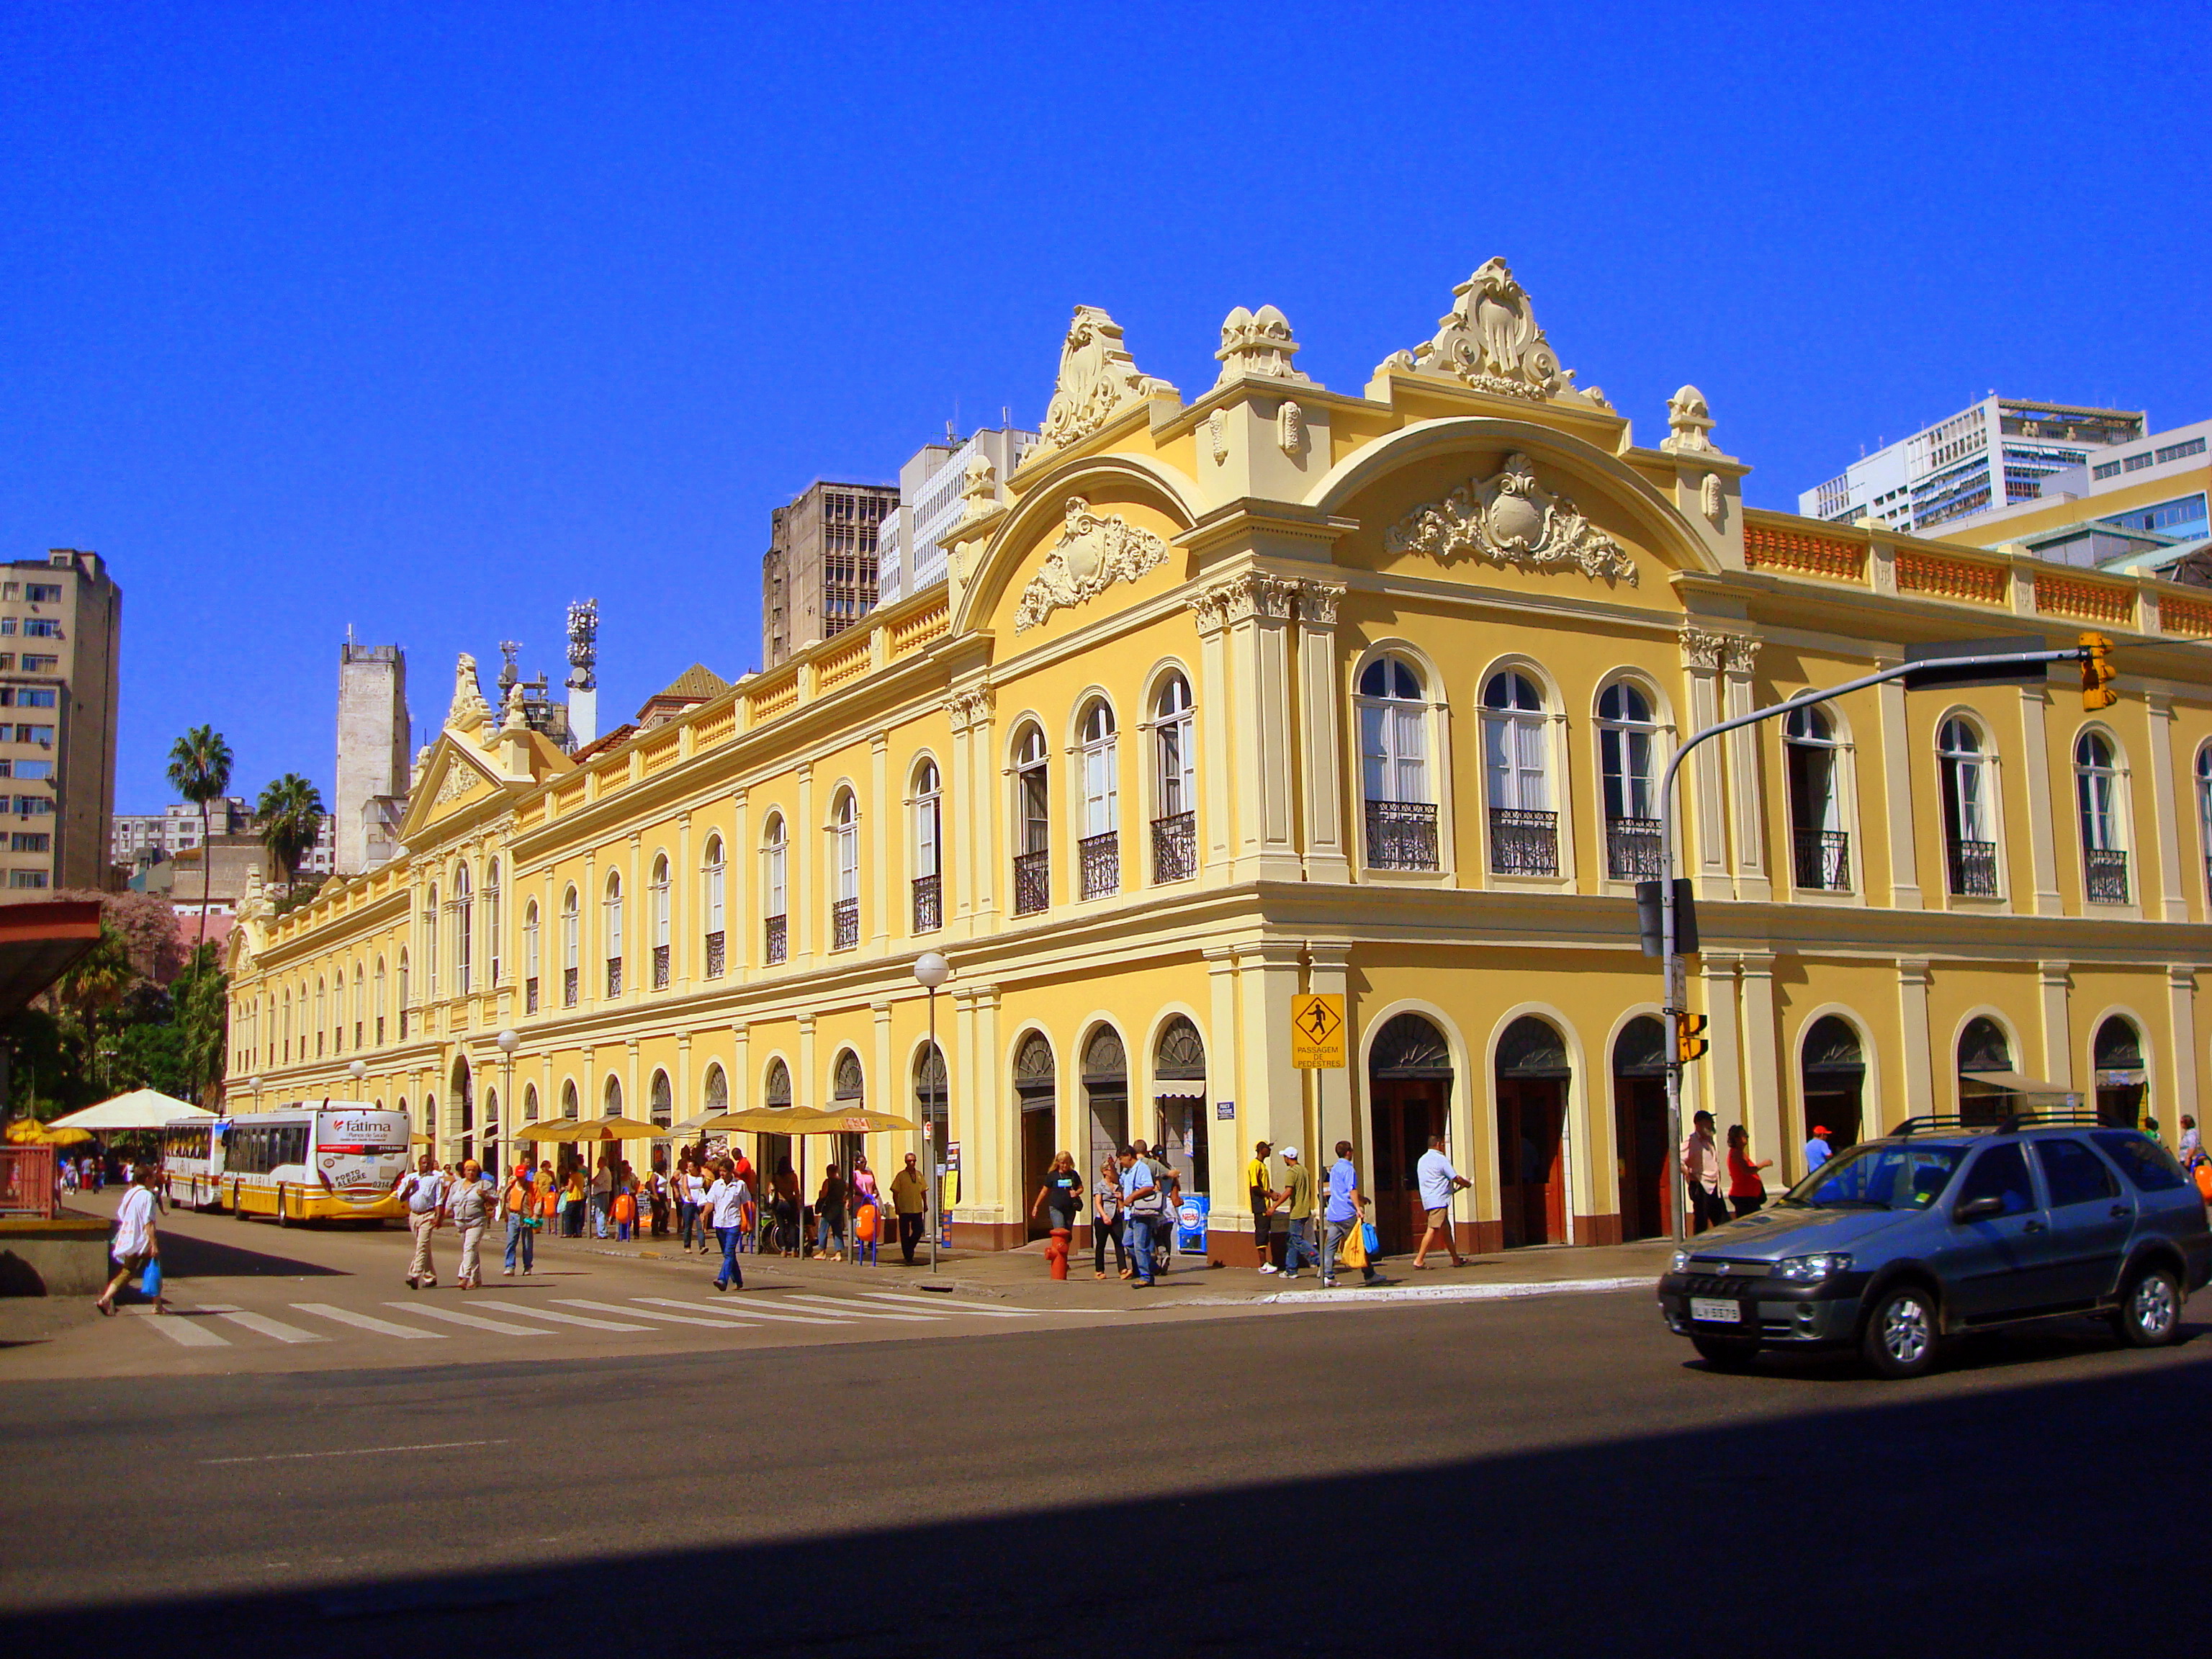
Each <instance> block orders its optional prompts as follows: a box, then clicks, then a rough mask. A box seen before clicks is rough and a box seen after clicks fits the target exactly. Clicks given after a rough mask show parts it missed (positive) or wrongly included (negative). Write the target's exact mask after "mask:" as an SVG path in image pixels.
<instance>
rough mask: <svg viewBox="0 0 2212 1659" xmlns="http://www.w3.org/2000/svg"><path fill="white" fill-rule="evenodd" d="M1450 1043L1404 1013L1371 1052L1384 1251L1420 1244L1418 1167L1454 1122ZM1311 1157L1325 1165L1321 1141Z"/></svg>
mask: <svg viewBox="0 0 2212 1659" xmlns="http://www.w3.org/2000/svg"><path fill="white" fill-rule="evenodd" d="M1451 1085H1452V1064H1451V1048H1450V1045H1449V1044H1448V1043H1447V1042H1445V1041H1444V1034H1443V1032H1442V1031H1439V1030H1437V1028H1436V1027H1435V1026H1434V1025H1431V1024H1430V1023H1429V1022H1428V1021H1427V1020H1425V1019H1424V1018H1421V1017H1420V1015H1419V1014H1400V1015H1399V1016H1398V1017H1397V1018H1395V1019H1393V1020H1391V1021H1390V1022H1389V1024H1387V1025H1385V1026H1383V1029H1382V1030H1380V1031H1378V1032H1376V1034H1375V1042H1374V1046H1373V1047H1372V1048H1370V1049H1369V1050H1368V1051H1367V1099H1368V1115H1369V1121H1370V1125H1371V1127H1372V1129H1373V1136H1372V1139H1370V1141H1369V1142H1368V1146H1369V1148H1370V1158H1371V1159H1372V1161H1373V1165H1374V1178H1375V1232H1376V1237H1377V1238H1378V1240H1379V1241H1380V1242H1381V1243H1382V1246H1383V1252H1384V1254H1386V1255H1396V1254H1399V1253H1401V1252H1402V1251H1406V1250H1410V1249H1413V1247H1414V1245H1416V1244H1418V1243H1420V1238H1421V1231H1422V1225H1423V1218H1422V1212H1421V1189H1420V1180H1419V1173H1418V1170H1417V1167H1416V1166H1418V1165H1419V1163H1420V1161H1421V1154H1422V1153H1423V1152H1426V1151H1428V1149H1429V1137H1430V1136H1431V1135H1448V1134H1449V1133H1451V1131H1450V1127H1449V1125H1450V1121H1451ZM1307 1156H1308V1157H1309V1158H1311V1159H1312V1161H1313V1164H1314V1165H1315V1167H1316V1168H1324V1169H1325V1168H1326V1167H1327V1163H1326V1160H1325V1158H1324V1156H1323V1153H1322V1149H1321V1148H1320V1147H1318V1146H1316V1147H1313V1148H1311V1149H1310V1151H1309V1152H1308V1153H1307Z"/></svg>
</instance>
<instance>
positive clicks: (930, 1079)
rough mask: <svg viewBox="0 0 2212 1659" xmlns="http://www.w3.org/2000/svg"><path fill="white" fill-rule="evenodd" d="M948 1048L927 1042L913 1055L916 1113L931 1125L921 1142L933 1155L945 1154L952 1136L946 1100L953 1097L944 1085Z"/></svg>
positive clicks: (942, 1155) (940, 1156) (916, 1115)
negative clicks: (927, 1134) (926, 1136)
mask: <svg viewBox="0 0 2212 1659" xmlns="http://www.w3.org/2000/svg"><path fill="white" fill-rule="evenodd" d="M949 1098H950V1097H949V1094H948V1092H947V1091H946V1089H945V1051H944V1050H943V1049H942V1048H939V1047H938V1046H937V1045H936V1044H934V1043H925V1044H923V1045H922V1048H921V1052H920V1053H919V1054H915V1057H914V1108H915V1117H917V1118H918V1119H920V1120H921V1121H922V1122H923V1123H924V1124H925V1125H927V1127H928V1128H929V1132H930V1133H929V1136H928V1138H927V1139H926V1140H925V1141H924V1142H923V1143H922V1144H923V1145H924V1146H927V1148H928V1150H929V1155H930V1156H931V1157H932V1158H940V1159H941V1158H943V1157H944V1156H945V1146H946V1144H947V1141H948V1140H949V1139H950V1136H949V1133H948V1131H949V1129H950V1127H951V1126H950V1123H949V1121H948V1120H947V1117H946V1103H947V1101H948V1099H949Z"/></svg>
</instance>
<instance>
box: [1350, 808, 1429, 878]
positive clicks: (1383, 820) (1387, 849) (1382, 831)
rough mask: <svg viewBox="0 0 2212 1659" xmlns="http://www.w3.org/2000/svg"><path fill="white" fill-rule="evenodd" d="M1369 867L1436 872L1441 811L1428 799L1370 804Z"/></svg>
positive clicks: (1368, 820)
mask: <svg viewBox="0 0 2212 1659" xmlns="http://www.w3.org/2000/svg"><path fill="white" fill-rule="evenodd" d="M1367 867H1368V868H1369V869H1370V870H1434V869H1436V868H1437V867H1438V866H1437V809H1436V805H1435V803H1434V802H1431V801H1425V800H1370V801H1369V802H1368V803H1367Z"/></svg>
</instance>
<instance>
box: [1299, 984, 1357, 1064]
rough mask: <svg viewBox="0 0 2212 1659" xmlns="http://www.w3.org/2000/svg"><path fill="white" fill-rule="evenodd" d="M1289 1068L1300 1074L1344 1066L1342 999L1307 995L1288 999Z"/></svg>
mask: <svg viewBox="0 0 2212 1659" xmlns="http://www.w3.org/2000/svg"><path fill="white" fill-rule="evenodd" d="M1343 1064H1344V999H1343V997H1342V996H1340V995H1339V994H1335V993H1334V992H1322V991H1310V992H1304V993H1301V994H1299V995H1297V996H1294V997H1292V998H1291V1065H1292V1066H1296V1067H1297V1069H1298V1070H1300V1071H1304V1072H1318V1071H1324V1070H1326V1069H1328V1067H1329V1066H1341V1065H1343Z"/></svg>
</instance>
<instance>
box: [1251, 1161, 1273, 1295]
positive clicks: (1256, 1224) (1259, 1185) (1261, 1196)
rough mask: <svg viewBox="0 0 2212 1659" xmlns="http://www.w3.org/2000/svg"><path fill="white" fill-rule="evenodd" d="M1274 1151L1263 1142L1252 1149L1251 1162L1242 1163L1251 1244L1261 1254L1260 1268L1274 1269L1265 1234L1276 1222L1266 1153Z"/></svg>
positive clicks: (1267, 1270)
mask: <svg viewBox="0 0 2212 1659" xmlns="http://www.w3.org/2000/svg"><path fill="white" fill-rule="evenodd" d="M1272 1151H1273V1147H1271V1146H1269V1145H1268V1144H1267V1142H1266V1141H1264V1140H1262V1141H1260V1142H1257V1143H1256V1144H1255V1146H1253V1148H1252V1161H1251V1162H1250V1163H1249V1164H1246V1165H1245V1166H1244V1192H1245V1196H1246V1198H1247V1199H1249V1200H1250V1202H1251V1206H1252V1244H1253V1248H1254V1249H1256V1250H1258V1251H1259V1253H1260V1271H1261V1273H1273V1272H1274V1271H1275V1256H1274V1252H1273V1250H1272V1249H1269V1248H1268V1242H1269V1241H1268V1235H1269V1233H1271V1232H1272V1231H1273V1230H1274V1225H1275V1189H1274V1185H1273V1182H1272V1181H1271V1180H1270V1178H1269V1176H1268V1174H1267V1154H1268V1153H1269V1152H1272Z"/></svg>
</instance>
